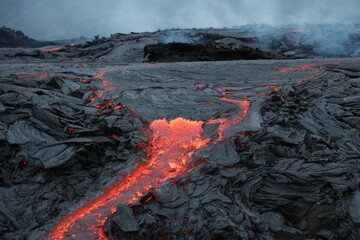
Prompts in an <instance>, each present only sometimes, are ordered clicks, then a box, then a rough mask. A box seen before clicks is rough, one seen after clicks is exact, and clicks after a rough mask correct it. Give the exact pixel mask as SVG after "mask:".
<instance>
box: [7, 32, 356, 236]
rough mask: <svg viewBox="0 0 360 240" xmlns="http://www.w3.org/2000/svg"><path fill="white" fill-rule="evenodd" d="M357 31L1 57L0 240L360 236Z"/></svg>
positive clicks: (121, 42) (169, 35) (228, 36)
mask: <svg viewBox="0 0 360 240" xmlns="http://www.w3.org/2000/svg"><path fill="white" fill-rule="evenodd" d="M319 33H321V34H320V35H321V36H322V37H321V38H320V37H319ZM324 36H326V37H324ZM359 36H360V27H359V26H352V28H349V27H345V26H343V25H339V26H338V25H336V26H333V25H326V26H318V25H308V26H306V27H305V28H304V29H297V28H294V27H290V26H289V27H285V26H284V27H281V28H280V27H279V28H274V27H269V26H245V27H239V28H231V29H192V30H178V29H173V30H165V31H158V32H154V33H131V34H113V35H112V36H111V37H109V38H99V37H96V38H95V39H94V40H93V41H89V42H86V43H81V44H67V45H60V46H58V45H56V46H49V47H42V48H38V49H34V48H16V49H15V48H2V49H0V170H1V171H0V188H1V191H0V238H1V239H9V240H10V239H11V240H15V239H31V240H34V239H264V240H265V239H266V240H271V239H284V240H285V239H299V240H305V239H353V240H357V239H359V238H360V228H359V226H360V191H359V184H360V132H359V129H360V59H359V58H358V57H360V37H359Z"/></svg>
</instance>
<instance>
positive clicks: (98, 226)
mask: <svg viewBox="0 0 360 240" xmlns="http://www.w3.org/2000/svg"><path fill="white" fill-rule="evenodd" d="M204 124H205V122H203V121H191V120H187V119H184V118H176V119H173V120H171V121H167V120H166V119H160V120H155V121H153V122H152V123H151V124H150V129H151V130H152V135H151V136H150V137H149V148H148V151H147V161H146V162H143V163H138V166H137V167H136V168H135V170H134V171H133V172H132V173H130V174H128V175H126V176H124V177H123V178H122V179H120V180H117V181H116V182H115V184H114V185H113V186H112V187H110V188H108V189H106V190H105V191H104V192H103V194H101V195H100V196H99V197H97V198H96V199H94V200H92V201H90V202H88V203H86V204H85V205H83V206H82V207H80V208H78V209H76V210H74V211H73V212H72V213H71V214H70V215H68V216H65V217H64V218H62V219H61V220H60V222H59V223H58V224H57V225H56V226H55V227H54V229H53V230H52V231H51V232H50V233H49V235H48V236H49V238H50V239H78V238H83V239H107V237H106V236H105V234H104V232H103V230H102V227H103V225H104V224H105V221H106V219H107V218H108V216H110V215H111V214H113V213H114V212H115V211H116V206H117V205H119V204H131V203H134V202H136V201H138V200H139V198H140V197H141V196H142V195H144V194H146V193H147V192H148V191H149V190H150V189H151V188H152V187H154V186H158V185H159V184H161V183H162V182H164V181H165V180H167V179H171V178H174V177H176V176H181V175H183V174H186V172H187V171H188V170H189V169H191V165H190V164H188V163H187V160H188V159H189V158H190V157H191V156H192V155H193V154H194V153H195V152H196V151H198V150H199V149H201V148H204V147H206V146H207V145H208V144H209V142H210V139H209V138H207V139H203V138H202V134H203V125H204Z"/></svg>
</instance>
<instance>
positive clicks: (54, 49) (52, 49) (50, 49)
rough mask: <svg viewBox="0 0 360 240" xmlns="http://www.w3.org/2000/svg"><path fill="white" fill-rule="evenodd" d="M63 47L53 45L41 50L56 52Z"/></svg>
mask: <svg viewBox="0 0 360 240" xmlns="http://www.w3.org/2000/svg"><path fill="white" fill-rule="evenodd" d="M61 49H62V48H61V47H53V48H48V49H41V50H40V52H56V51H59V50H61Z"/></svg>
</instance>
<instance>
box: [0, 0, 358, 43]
mask: <svg viewBox="0 0 360 240" xmlns="http://www.w3.org/2000/svg"><path fill="white" fill-rule="evenodd" d="M359 9H360V1H358V0H344V1H341V2H340V1H339V0H303V1H287V0H267V1H263V0H239V1H236V0H224V1H221V0H194V1H189V0H184V1H175V0H152V1H146V0H104V1H97V0H77V1H71V0H62V1H56V0H1V1H0V13H1V14H0V26H6V27H10V28H13V29H16V30H21V31H23V32H24V33H25V34H26V35H28V36H29V37H31V38H35V39H40V40H56V39H64V38H77V37H80V36H85V37H93V36H94V35H101V36H108V35H110V34H112V33H117V32H122V33H129V32H132V31H133V32H143V31H156V30H158V29H169V28H203V27H232V26H240V25H244V24H253V23H265V24H270V25H275V24H302V23H359V22H360V14H358V11H359Z"/></svg>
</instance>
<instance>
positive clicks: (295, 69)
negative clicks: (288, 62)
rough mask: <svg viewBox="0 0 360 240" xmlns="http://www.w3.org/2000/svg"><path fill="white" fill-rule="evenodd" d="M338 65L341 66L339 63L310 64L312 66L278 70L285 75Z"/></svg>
mask: <svg viewBox="0 0 360 240" xmlns="http://www.w3.org/2000/svg"><path fill="white" fill-rule="evenodd" d="M340 64H341V62H340V61H334V62H324V63H312V64H305V65H298V66H295V67H286V68H280V69H279V72H281V73H286V72H293V71H306V70H312V69H314V68H317V67H322V66H327V65H340Z"/></svg>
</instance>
